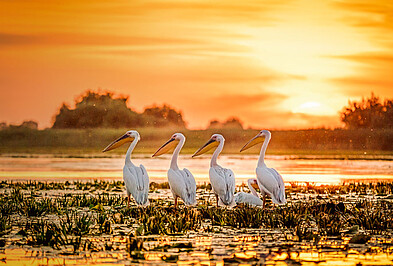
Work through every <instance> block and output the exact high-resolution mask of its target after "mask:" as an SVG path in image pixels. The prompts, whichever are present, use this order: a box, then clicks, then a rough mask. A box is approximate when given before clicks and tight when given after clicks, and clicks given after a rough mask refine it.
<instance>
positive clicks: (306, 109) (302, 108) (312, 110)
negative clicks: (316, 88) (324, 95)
mask: <svg viewBox="0 0 393 266" xmlns="http://www.w3.org/2000/svg"><path fill="white" fill-rule="evenodd" d="M323 109H325V108H324V106H323V105H322V104H321V103H320V102H304V103H302V104H300V105H299V106H297V107H296V108H294V110H293V112H294V113H303V114H318V113H322V112H323Z"/></svg>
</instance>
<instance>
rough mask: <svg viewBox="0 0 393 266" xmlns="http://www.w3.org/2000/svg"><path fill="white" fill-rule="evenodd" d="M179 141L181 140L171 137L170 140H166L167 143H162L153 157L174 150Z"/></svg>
mask: <svg viewBox="0 0 393 266" xmlns="http://www.w3.org/2000/svg"><path fill="white" fill-rule="evenodd" d="M178 143H179V140H177V139H174V138H171V139H170V140H168V141H167V142H165V144H164V145H162V146H161V147H160V148H159V149H158V150H157V151H156V152H155V153H154V154H153V155H152V156H151V157H156V156H160V155H162V154H165V153H168V152H170V151H172V150H173V149H174V148H175V147H176V146H177V144H178Z"/></svg>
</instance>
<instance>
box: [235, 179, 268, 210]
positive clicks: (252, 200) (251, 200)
mask: <svg viewBox="0 0 393 266" xmlns="http://www.w3.org/2000/svg"><path fill="white" fill-rule="evenodd" d="M252 184H258V181H257V180H256V179H255V178H250V179H248V180H247V185H248V188H249V189H250V191H251V193H246V192H243V191H241V192H238V193H236V194H235V202H236V203H246V204H249V205H251V206H262V205H263V202H262V200H261V199H260V198H259V196H258V193H257V192H256V191H255V189H254V187H253V186H252ZM264 194H265V193H264V192H263V191H262V195H264Z"/></svg>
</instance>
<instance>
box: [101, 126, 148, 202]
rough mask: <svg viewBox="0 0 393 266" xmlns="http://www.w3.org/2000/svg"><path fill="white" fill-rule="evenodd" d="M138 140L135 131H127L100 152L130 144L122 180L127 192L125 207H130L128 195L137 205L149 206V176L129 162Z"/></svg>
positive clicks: (142, 167)
mask: <svg viewBox="0 0 393 266" xmlns="http://www.w3.org/2000/svg"><path fill="white" fill-rule="evenodd" d="M139 140H140V136H139V133H138V132H137V131H135V130H129V131H127V132H126V133H125V134H124V135H123V136H121V137H120V138H118V139H116V140H115V141H113V142H112V143H111V144H109V145H108V146H107V147H106V148H105V149H104V150H103V151H102V152H106V151H110V150H113V149H116V148H118V147H120V146H121V145H123V144H124V143H127V142H131V144H130V147H128V150H127V153H126V159H125V164H124V167H123V179H124V183H125V185H126V190H127V197H128V200H127V207H129V205H130V195H132V196H133V197H134V199H135V201H136V203H137V204H138V205H142V206H147V205H149V199H148V193H149V176H148V174H147V171H146V169H145V167H144V166H143V165H140V166H139V167H138V166H135V165H134V164H133V163H132V162H131V153H132V151H133V150H134V148H135V146H136V144H137V143H138V141H139Z"/></svg>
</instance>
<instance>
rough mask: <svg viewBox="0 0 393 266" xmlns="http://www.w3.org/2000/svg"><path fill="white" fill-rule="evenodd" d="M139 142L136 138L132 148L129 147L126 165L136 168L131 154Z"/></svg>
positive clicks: (131, 145)
mask: <svg viewBox="0 0 393 266" xmlns="http://www.w3.org/2000/svg"><path fill="white" fill-rule="evenodd" d="M138 141H139V140H138V138H135V139H134V140H133V141H132V142H131V144H130V147H128V150H127V153H126V160H125V163H126V165H130V166H135V165H134V164H133V163H132V162H131V153H132V151H133V150H134V148H135V146H136V144H137V143H138Z"/></svg>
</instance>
